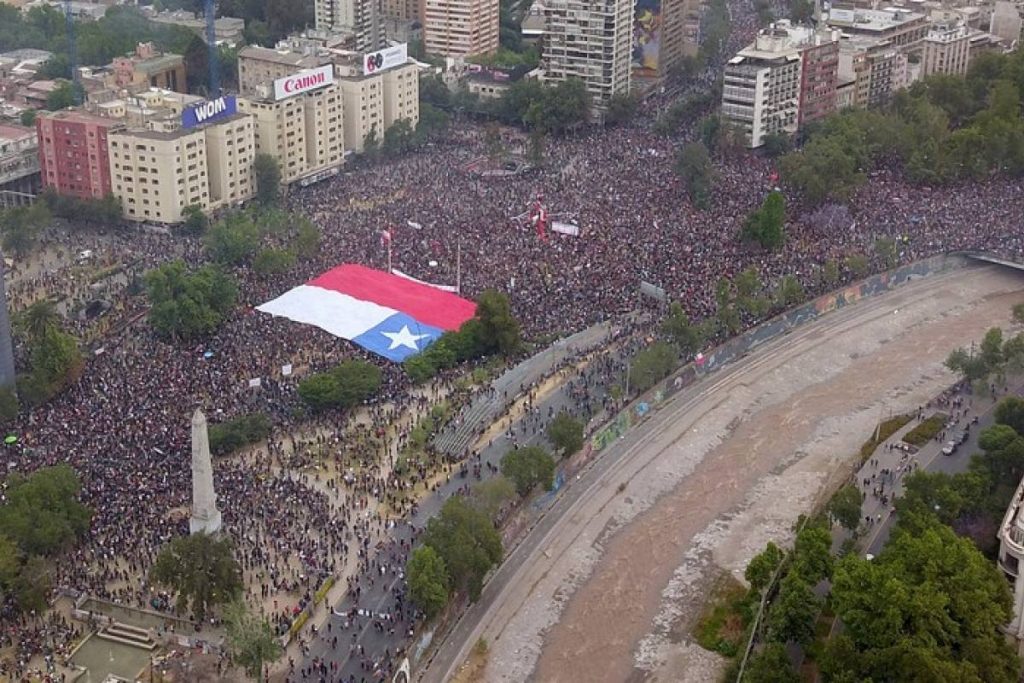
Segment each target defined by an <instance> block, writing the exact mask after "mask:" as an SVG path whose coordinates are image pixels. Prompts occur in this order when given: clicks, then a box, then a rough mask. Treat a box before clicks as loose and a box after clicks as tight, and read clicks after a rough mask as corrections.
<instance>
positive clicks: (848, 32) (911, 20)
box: [825, 4, 931, 53]
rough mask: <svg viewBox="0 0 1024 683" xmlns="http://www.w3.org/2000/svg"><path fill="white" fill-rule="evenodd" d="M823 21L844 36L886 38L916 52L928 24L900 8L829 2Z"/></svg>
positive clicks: (926, 19)
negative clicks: (829, 6) (850, 5)
mask: <svg viewBox="0 0 1024 683" xmlns="http://www.w3.org/2000/svg"><path fill="white" fill-rule="evenodd" d="M825 21H826V23H827V24H828V25H829V26H830V27H831V28H836V29H839V30H840V31H842V33H843V35H844V36H850V37H854V38H869V39H871V40H876V41H888V43H889V45H890V46H891V47H893V48H897V49H899V50H902V51H903V52H905V53H917V52H920V50H921V46H922V44H923V43H924V38H925V36H926V35H928V29H929V28H930V27H931V24H930V22H929V21H928V18H927V17H926V16H925V15H923V14H921V13H919V12H912V11H911V10H909V9H904V8H902V7H886V8H884V9H860V8H850V7H844V6H841V5H838V4H837V5H833V7H832V9H831V10H829V13H828V17H827V18H826V20H825Z"/></svg>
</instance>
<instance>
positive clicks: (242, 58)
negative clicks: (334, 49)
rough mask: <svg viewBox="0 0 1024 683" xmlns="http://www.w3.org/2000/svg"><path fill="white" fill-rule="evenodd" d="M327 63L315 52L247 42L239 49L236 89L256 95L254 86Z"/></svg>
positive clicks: (260, 85) (257, 87)
mask: <svg viewBox="0 0 1024 683" xmlns="http://www.w3.org/2000/svg"><path fill="white" fill-rule="evenodd" d="M326 63H327V60H326V59H325V58H323V57H320V56H318V55H311V54H303V53H300V52H284V51H280V50H271V49H269V48H265V47H255V46H248V47H244V48H242V49H241V50H239V51H238V92H239V93H240V94H242V95H255V94H257V90H258V89H259V88H261V87H263V86H266V85H267V83H270V82H273V81H275V80H276V79H278V78H284V77H285V76H291V75H292V74H295V73H298V72H299V71H305V70H307V69H315V68H316V67H318V66H322V65H324V64H326Z"/></svg>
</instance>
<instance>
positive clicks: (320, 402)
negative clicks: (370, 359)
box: [298, 360, 381, 410]
mask: <svg viewBox="0 0 1024 683" xmlns="http://www.w3.org/2000/svg"><path fill="white" fill-rule="evenodd" d="M380 382H381V372H380V368H379V367H377V366H376V365H374V364H372V363H367V362H366V361H363V360H347V361H344V362H342V363H340V364H338V365H337V366H336V367H334V368H332V369H331V370H328V371H327V372H321V373H317V374H315V375H311V376H309V377H307V378H306V379H304V380H302V381H301V382H299V387H298V392H299V398H301V399H302V400H303V401H305V402H306V403H307V404H308V405H309V407H310V408H312V409H313V410H326V409H328V408H343V409H344V408H353V407H355V406H357V405H359V404H360V403H362V402H363V401H365V400H366V399H368V398H370V397H371V396H373V395H374V394H375V393H376V392H377V390H378V389H379V388H380Z"/></svg>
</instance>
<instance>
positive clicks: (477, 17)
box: [420, 0, 499, 57]
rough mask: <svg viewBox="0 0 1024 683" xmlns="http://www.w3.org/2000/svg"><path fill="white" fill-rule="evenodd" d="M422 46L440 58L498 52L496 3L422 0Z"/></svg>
mask: <svg viewBox="0 0 1024 683" xmlns="http://www.w3.org/2000/svg"><path fill="white" fill-rule="evenodd" d="M420 14H421V15H422V17H423V45H424V49H425V50H426V51H427V53H428V54H432V55H439V56H442V57H459V56H463V55H484V54H491V53H493V52H495V51H496V50H497V49H498V14H499V10H498V0H422V10H421V12H420Z"/></svg>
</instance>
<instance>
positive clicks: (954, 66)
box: [921, 25, 971, 77]
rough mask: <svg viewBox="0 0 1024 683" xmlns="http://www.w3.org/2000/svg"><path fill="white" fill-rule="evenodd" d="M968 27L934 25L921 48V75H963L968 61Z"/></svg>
mask: <svg viewBox="0 0 1024 683" xmlns="http://www.w3.org/2000/svg"><path fill="white" fill-rule="evenodd" d="M970 33H971V31H970V29H969V28H967V27H966V26H964V25H954V26H936V27H935V28H934V29H932V30H931V31H929V32H928V35H927V36H926V37H925V39H924V48H923V49H922V50H921V76H922V77H925V76H930V75H932V74H952V75H963V74H966V73H967V64H968V63H969V61H970V42H971V41H970Z"/></svg>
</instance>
